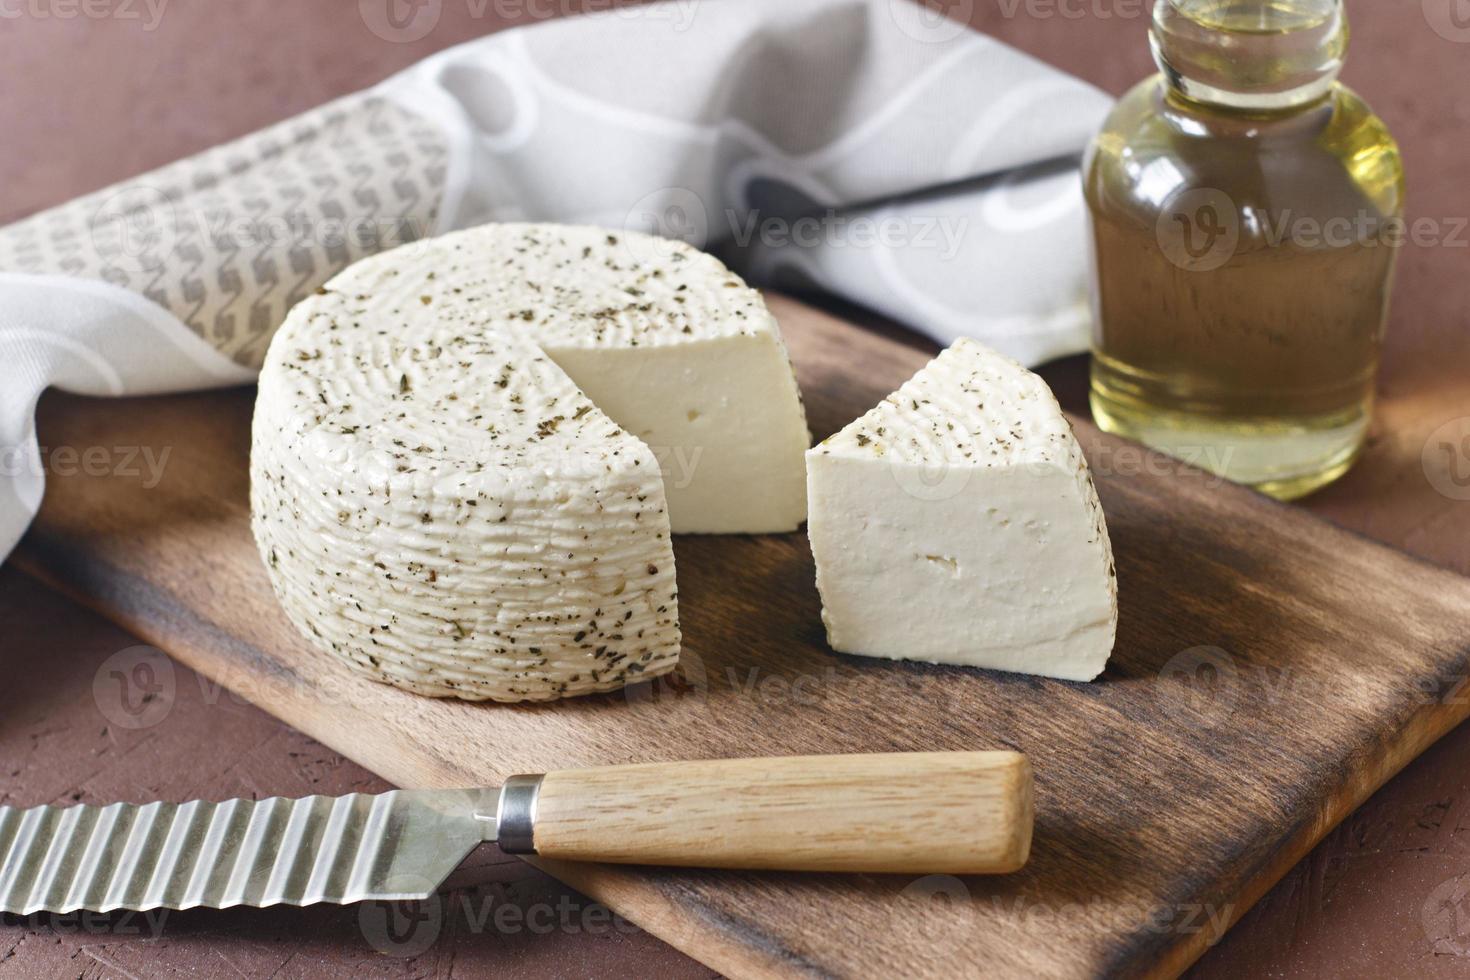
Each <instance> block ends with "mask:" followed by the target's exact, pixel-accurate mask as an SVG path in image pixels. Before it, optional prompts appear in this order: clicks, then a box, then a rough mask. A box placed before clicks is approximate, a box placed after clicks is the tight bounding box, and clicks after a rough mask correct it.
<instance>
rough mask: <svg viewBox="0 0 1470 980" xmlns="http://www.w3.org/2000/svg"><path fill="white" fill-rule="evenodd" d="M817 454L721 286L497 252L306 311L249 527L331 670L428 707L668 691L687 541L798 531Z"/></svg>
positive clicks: (363, 286)
mask: <svg viewBox="0 0 1470 980" xmlns="http://www.w3.org/2000/svg"><path fill="white" fill-rule="evenodd" d="M808 445H809V436H808V433H807V430H806V423H805V417H804V414H803V411H802V407H801V403H800V399H799V395H798V392H797V388H796V382H795V379H794V377H793V375H792V371H791V367H790V364H789V362H788V360H787V357H786V351H785V347H784V345H783V344H782V342H781V339H780V335H779V334H778V332H777V329H776V324H775V321H774V319H773V318H772V317H771V315H770V313H769V312H768V311H767V310H766V307H765V304H764V303H763V302H762V300H761V298H760V296H759V294H757V293H756V292H754V291H753V290H751V289H749V288H747V287H746V286H745V285H744V283H742V282H741V281H740V280H739V279H738V278H737V277H736V276H735V275H734V274H733V273H731V272H729V271H728V270H727V269H725V267H724V266H723V265H721V264H720V263H719V262H718V261H717V260H715V259H714V258H712V257H710V256H708V255H705V254H703V253H701V252H698V251H697V250H695V249H693V248H690V247H688V246H685V245H683V244H682V243H676V242H668V241H664V240H655V239H652V238H648V237H646V236H641V235H630V234H624V233H622V232H608V231H605V230H601V229H594V228H578V227H564V226H551V225H487V226H484V227H481V228H476V229H472V230H469V231H465V232H459V233H455V234H452V235H447V236H444V237H442V238H436V239H430V240H426V241H423V242H419V243H416V244H413V245H408V246H404V247H402V248H399V249H395V250H393V251H391V252H387V253H383V254H381V255H378V256H375V257H373V258H370V259H367V260H365V261H362V262H359V263H357V264H356V265H353V266H351V267H350V268H348V269H347V270H346V271H344V272H343V273H341V274H340V275H339V276H337V277H336V278H335V279H333V280H332V281H331V282H329V283H328V284H327V285H326V286H325V287H324V288H323V289H322V290H320V291H319V292H318V293H317V294H316V295H314V296H311V297H309V298H308V299H306V300H304V301H303V302H301V303H300V304H298V305H297V306H296V307H295V308H294V309H293V310H292V311H291V314H290V316H289V318H288V319H287V321H286V323H285V325H284V326H283V327H282V328H281V330H280V331H279V332H278V333H277V335H276V337H275V338H274V340H273V342H272V344H271V348H270V352H269V354H268V356H267V359H266V364H265V367H264V369H263V370H262V372H261V377H260V393H259V396H258V400H257V403H256V412H255V420H254V431H253V440H252V451H251V512H252V524H253V527H254V531H255V536H256V540H257V542H258V544H259V547H260V551H261V555H262V557H263V558H264V559H265V561H266V564H267V566H268V567H269V569H270V575H271V580H272V583H273V585H274V587H275V590H276V593H277V595H278V596H279V597H280V600H281V602H282V604H283V606H284V607H285V609H286V612H287V614H288V615H289V617H290V618H291V619H292V621H293V622H294V623H295V624H296V625H297V627H298V628H300V629H301V630H302V631H303V632H305V633H306V634H307V635H308V636H309V637H311V638H312V639H313V640H314V642H315V643H316V644H317V645H318V646H319V647H321V648H323V649H326V650H330V651H331V652H333V653H335V654H337V655H338V656H340V657H343V658H345V659H346V660H347V661H349V662H350V663H351V664H353V665H354V666H356V667H358V668H360V669H361V670H364V671H366V672H368V673H370V674H372V675H373V676H374V677H376V678H378V679H380V680H383V681H387V682H389V683H393V684H397V685H399V686H401V687H405V688H408V689H410V690H413V691H417V692H419V693H423V694H429V695H436V696H456V697H461V698H467V699H472V700H483V699H493V700H498V701H520V700H545V699H550V698H557V697H563V696H568V695H575V694H583V693H589V692H594V691H605V690H610V689H614V688H616V687H619V686H621V685H623V684H625V683H628V682H630V681H634V680H639V679H642V678H646V677H651V676H654V675H657V674H660V673H664V672H666V671H669V670H671V669H673V667H674V665H675V663H676V661H677V657H678V653H679V642H680V635H679V626H678V604H677V598H676V588H675V582H674V556H673V551H672V549H671V545H670V540H669V535H670V531H671V530H672V531H728V532H764V531H789V530H793V529H795V528H796V527H797V526H798V525H799V524H800V522H801V521H802V520H803V519H804V517H805V513H806V505H805V467H804V460H803V453H804V452H805V450H806V448H807V446H808ZM661 468H662V470H663V472H662V474H661V472H660V470H661Z"/></svg>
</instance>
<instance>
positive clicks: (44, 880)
mask: <svg viewBox="0 0 1470 980" xmlns="http://www.w3.org/2000/svg"><path fill="white" fill-rule="evenodd" d="M1031 797H1032V794H1031V768H1030V765H1029V764H1028V763H1027V761H1026V758H1025V756H1023V755H1020V754H1018V753H1015V752H924V753H895V754H886V755H832V756H797V757H790V758H768V759H726V760H716V761H708V762H673V763H652V764H646V765H629V766H610V767H607V768H602V769H575V770H565V771H561V772H550V773H546V774H544V775H538V776H515V777H512V778H511V779H509V780H508V781H507V782H506V784H505V786H504V787H502V788H500V789H498V790H496V789H474V790H395V791H393V792H391V793H383V794H381V795H377V796H368V795H363V794H353V795H351V796H341V797H335V798H334V797H325V796H311V797H306V798H304V799H299V800H286V799H280V798H273V799H267V800H229V801H227V802H223V803H205V802H199V801H195V802H192V803H182V804H173V803H149V804H146V805H143V806H132V805H127V804H122V803H118V804H113V805H111V806H102V807H97V806H74V807H65V808H62V807H49V806H43V807H35V808H33V809H28V810H21V809H16V808H14V807H0V862H3V863H0V911H3V912H9V913H12V914H17V915H30V914H32V913H35V912H57V913H66V912H73V911H76V910H78V909H89V910H93V911H98V912H110V911H113V910H117V909H133V910H137V911H147V910H149V909H157V908H169V909H188V908H197V907H201V906H202V907H206V908H230V907H232V906H237V905H249V906H257V907H265V906H270V905H281V904H286V905H312V904H316V903H318V902H334V903H339V904H347V903H352V902H362V901H370V900H381V901H388V900H408V899H422V898H427V897H428V896H429V895H431V894H433V892H434V891H435V890H437V888H438V887H439V885H440V884H441V883H442V882H443V881H444V879H445V878H446V877H448V875H449V873H450V872H451V871H453V870H454V869H455V867H457V866H458V865H459V863H460V862H461V861H462V860H464V858H465V856H466V855H468V854H469V852H470V851H472V850H473V849H474V848H475V847H476V846H477V845H479V844H480V843H481V842H483V841H497V842H498V843H499V844H500V847H501V848H502V849H503V850H505V851H507V852H508V853H512V854H535V855H540V856H542V857H547V858H557V859H564V860H573V861H609V862H618V863H633V864H663V865H683V866H694V867H705V868H752V869H755V868H763V869H776V870H786V871H867V872H896V873H905V874H939V873H947V874H999V873H1004V872H1009V871H1015V870H1017V869H1018V868H1020V867H1021V866H1022V865H1023V864H1025V863H1026V857H1027V855H1028V853H1029V851H1030V848H1031V827H1032V802H1031Z"/></svg>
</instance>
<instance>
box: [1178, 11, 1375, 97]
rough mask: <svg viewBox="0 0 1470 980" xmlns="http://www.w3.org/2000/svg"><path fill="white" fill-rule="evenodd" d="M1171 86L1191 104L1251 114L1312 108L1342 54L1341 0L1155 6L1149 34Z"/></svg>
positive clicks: (1343, 16)
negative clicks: (1192, 102) (1308, 106)
mask: <svg viewBox="0 0 1470 980" xmlns="http://www.w3.org/2000/svg"><path fill="white" fill-rule="evenodd" d="M1149 40H1150V45H1151V47H1152V48H1153V54H1154V61H1155V62H1157V63H1158V66H1159V70H1160V71H1162V72H1163V73H1164V78H1165V79H1166V80H1167V81H1168V83H1169V85H1170V86H1171V87H1172V88H1173V89H1174V90H1175V91H1176V92H1178V93H1179V94H1180V95H1182V96H1184V97H1185V98H1186V99H1189V100H1191V101H1194V102H1199V103H1203V104H1205V105H1211V106H1221V107H1224V108H1228V109H1238V110H1244V111H1250V112H1281V111H1290V110H1293V109H1296V108H1298V107H1302V106H1307V105H1310V104H1312V103H1314V102H1316V101H1318V100H1319V99H1321V98H1322V97H1323V96H1324V95H1326V94H1327V93H1328V92H1330V91H1331V90H1332V87H1333V85H1334V84H1335V83H1336V81H1337V75H1338V73H1339V72H1340V71H1341V70H1342V65H1343V60H1344V57H1345V56H1346V53H1347V41H1348V29H1347V15H1346V14H1345V13H1344V11H1343V9H1342V2H1341V0H1157V2H1156V4H1155V6H1154V16H1153V25H1152V29H1151V31H1150V34H1149Z"/></svg>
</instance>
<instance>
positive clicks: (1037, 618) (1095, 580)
mask: <svg viewBox="0 0 1470 980" xmlns="http://www.w3.org/2000/svg"><path fill="white" fill-rule="evenodd" d="M807 480H808V500H809V505H810V508H811V516H810V521H809V523H808V533H809V535H810V538H811V546H812V552H813V554H814V555H815V558H816V566H817V586H818V589H819V591H820V592H821V595H822V618H823V620H824V622H825V623H826V626H827V635H828V640H829V643H830V644H831V646H832V647H833V649H835V650H839V651H842V652H845V653H854V654H864V655H868V656H875V657H888V658H892V659H904V660H920V661H928V662H931V663H948V664H966V665H970V666H976V667H988V668H992V669H996V670H1006V671H1019V672H1024V673H1030V674H1040V675H1044V676H1049V677H1057V678H1062V679H1066V680H1079V681H1085V680H1091V679H1093V678H1095V677H1096V676H1097V675H1098V674H1100V673H1101V672H1102V670H1103V668H1104V666H1105V665H1106V663H1107V660H1108V656H1109V654H1110V653H1111V651H1112V647H1113V639H1114V633H1115V631H1116V626H1117V583H1116V577H1115V574H1114V569H1113V555H1112V547H1111V544H1110V542H1109V540H1108V532H1107V526H1106V524H1105V523H1104V521H1103V514H1102V507H1101V505H1100V504H1099V502H1098V498H1097V493H1096V490H1095V489H1094V487H1093V484H1092V477H1091V474H1090V473H1089V471H1088V468H1087V463H1086V461H1085V459H1084V458H1083V455H1082V450H1081V447H1080V446H1078V444H1077V440H1076V437H1075V436H1074V434H1073V432H1072V428H1071V425H1070V424H1069V423H1068V421H1067V419H1066V417H1065V416H1064V415H1063V414H1062V411H1061V408H1060V407H1059V406H1058V405H1057V401H1056V398H1055V397H1053V395H1052V393H1051V391H1050V389H1048V388H1047V386H1046V384H1045V382H1043V381H1042V380H1041V379H1040V378H1039V377H1037V376H1036V375H1035V374H1033V373H1031V372H1030V371H1027V370H1026V369H1025V368H1023V367H1022V366H1021V365H1020V364H1017V363H1016V362H1014V361H1012V360H1010V359H1009V358H1006V357H1003V356H1001V355H1000V354H997V353H995V352H993V351H990V350H989V349H987V348H985V347H983V346H982V345H980V344H978V343H976V342H975V341H972V340H960V341H959V342H957V343H956V344H955V345H954V346H953V347H951V348H949V349H948V350H946V351H944V352H943V353H941V354H940V355H939V356H938V357H937V358H936V359H935V360H933V361H932V362H930V363H929V365H928V366H926V367H925V368H924V369H923V370H922V371H920V372H919V373H918V374H917V375H915V376H914V378H912V379H911V380H910V381H909V382H908V383H907V384H905V385H904V386H903V387H902V388H900V389H899V390H898V391H896V392H895V393H894V394H892V395H890V396H889V397H888V398H886V399H885V400H884V401H883V402H882V403H880V404H879V405H878V406H877V407H876V408H874V409H873V410H872V411H870V412H868V413H867V414H866V415H864V416H863V417H862V418H860V419H858V420H857V421H855V422H853V423H852V424H850V425H848V426H847V427H846V428H844V429H843V430H842V431H841V432H839V433H837V434H836V435H834V436H833V437H831V438H830V439H828V440H826V441H825V442H823V443H822V444H821V445H819V446H817V447H815V448H813V449H812V450H811V451H810V452H809V453H808V454H807Z"/></svg>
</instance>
